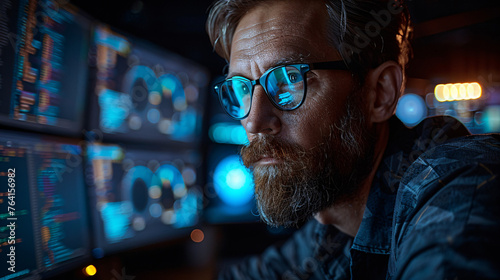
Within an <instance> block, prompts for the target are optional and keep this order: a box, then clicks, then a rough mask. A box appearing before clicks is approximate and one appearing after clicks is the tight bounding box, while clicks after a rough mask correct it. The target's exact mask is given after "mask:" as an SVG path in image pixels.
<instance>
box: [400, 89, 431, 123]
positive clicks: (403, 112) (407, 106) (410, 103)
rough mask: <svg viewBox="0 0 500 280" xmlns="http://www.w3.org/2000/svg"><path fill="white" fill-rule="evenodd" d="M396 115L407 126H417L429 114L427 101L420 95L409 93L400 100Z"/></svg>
mask: <svg viewBox="0 0 500 280" xmlns="http://www.w3.org/2000/svg"><path fill="white" fill-rule="evenodd" d="M396 116H397V117H398V118H399V119H400V120H401V121H402V122H403V123H404V124H405V125H407V126H415V125H417V124H418V123H419V122H420V121H421V120H423V119H424V118H425V117H426V116H427V107H426V106H425V101H424V99H423V98H422V97H420V96H419V95H416V94H413V93H408V94H405V95H403V96H401V98H400V99H399V101H398V106H397V108H396Z"/></svg>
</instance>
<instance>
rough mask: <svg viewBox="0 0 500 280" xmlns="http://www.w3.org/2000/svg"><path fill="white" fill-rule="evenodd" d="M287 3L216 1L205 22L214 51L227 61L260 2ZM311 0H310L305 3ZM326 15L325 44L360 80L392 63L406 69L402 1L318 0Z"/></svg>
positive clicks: (405, 16)
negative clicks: (242, 23)
mask: <svg viewBox="0 0 500 280" xmlns="http://www.w3.org/2000/svg"><path fill="white" fill-rule="evenodd" d="M276 1H290V0H217V1H216V2H214V4H213V6H212V8H211V10H210V14H209V16H208V20H207V25H206V28H207V33H208V35H209V37H210V41H211V42H212V45H213V47H214V49H215V51H216V52H217V53H218V54H219V55H220V56H222V57H223V58H224V59H226V61H229V57H230V53H231V43H232V40H233V34H234V31H235V29H236V27H237V25H238V23H239V22H240V20H241V18H242V17H243V16H244V15H245V14H246V13H247V12H249V11H250V10H251V9H252V8H253V7H255V6H257V5H259V4H262V3H271V2H276ZM304 1H310V0H304ZM317 1H323V2H324V3H325V9H326V10H327V13H328V17H329V19H328V26H327V30H329V32H328V34H325V36H327V40H328V42H329V43H330V44H331V45H332V46H333V47H334V48H335V49H337V51H338V52H339V53H340V55H341V56H342V59H343V60H344V61H345V62H346V64H347V65H348V66H349V68H350V69H351V71H352V72H353V73H355V74H357V75H359V77H360V78H361V80H363V78H364V76H365V75H366V73H367V72H368V70H369V69H371V68H376V67H377V66H378V65H380V64H382V63H384V62H385V61H389V60H393V61H396V62H398V63H399V64H400V65H401V68H402V69H403V71H404V69H405V67H406V64H407V63H408V60H409V55H410V50H411V47H410V43H409V37H410V34H411V30H412V28H411V24H410V16H409V12H408V9H407V7H406V5H404V3H403V0H317ZM403 73H404V72H403Z"/></svg>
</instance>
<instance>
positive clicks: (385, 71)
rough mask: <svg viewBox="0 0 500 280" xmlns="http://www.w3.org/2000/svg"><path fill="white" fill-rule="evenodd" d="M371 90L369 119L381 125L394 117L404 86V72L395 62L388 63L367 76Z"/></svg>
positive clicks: (368, 86)
mask: <svg viewBox="0 0 500 280" xmlns="http://www.w3.org/2000/svg"><path fill="white" fill-rule="evenodd" d="M365 83H366V84H365V85H366V86H367V88H368V89H369V95H370V96H369V98H368V101H369V104H368V105H369V108H368V109H369V110H368V111H369V119H370V122H371V123H381V122H384V121H386V120H388V119H389V118H390V117H391V116H393V115H394V112H395V111H396V105H397V104H398V100H399V96H400V95H401V88H402V84H403V71H402V70H401V66H400V65H399V64H398V63H396V62H395V61H386V62H384V63H382V64H381V65H379V66H378V67H377V68H375V69H372V70H370V71H369V72H368V74H367V75H366V80H365Z"/></svg>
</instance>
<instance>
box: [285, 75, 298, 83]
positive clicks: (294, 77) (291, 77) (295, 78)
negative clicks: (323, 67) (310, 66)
mask: <svg viewBox="0 0 500 280" xmlns="http://www.w3.org/2000/svg"><path fill="white" fill-rule="evenodd" d="M288 80H289V81H290V83H296V82H298V81H299V80H300V74H299V73H289V74H288Z"/></svg>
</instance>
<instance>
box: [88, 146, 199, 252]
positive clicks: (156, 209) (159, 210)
mask: <svg viewBox="0 0 500 280" xmlns="http://www.w3.org/2000/svg"><path fill="white" fill-rule="evenodd" d="M87 161H88V164H87V168H88V169H89V172H88V173H89V174H92V176H91V178H92V182H90V185H91V188H90V195H89V196H90V199H91V210H92V212H93V219H92V220H93V223H94V227H95V235H96V236H95V239H96V246H95V247H96V249H95V250H94V256H96V257H100V256H102V255H103V254H106V253H109V252H117V251H122V250H128V249H132V248H136V247H139V246H142V245H146V244H151V243H155V242H161V241H164V240H169V239H173V238H175V237H179V236H181V235H185V233H186V232H185V231H183V230H182V229H183V228H189V227H192V226H194V225H195V224H197V223H198V220H199V212H200V210H201V203H202V201H201V199H202V194H201V191H200V188H199V184H198V182H199V178H198V177H199V176H198V171H197V169H198V163H199V155H198V154H197V153H196V152H193V151H183V152H181V153H172V152H165V151H163V152H162V151H148V150H143V149H130V148H125V147H122V146H118V145H99V144H95V145H91V146H89V147H88V148H87Z"/></svg>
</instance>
